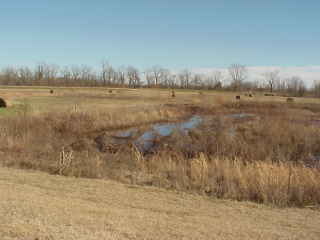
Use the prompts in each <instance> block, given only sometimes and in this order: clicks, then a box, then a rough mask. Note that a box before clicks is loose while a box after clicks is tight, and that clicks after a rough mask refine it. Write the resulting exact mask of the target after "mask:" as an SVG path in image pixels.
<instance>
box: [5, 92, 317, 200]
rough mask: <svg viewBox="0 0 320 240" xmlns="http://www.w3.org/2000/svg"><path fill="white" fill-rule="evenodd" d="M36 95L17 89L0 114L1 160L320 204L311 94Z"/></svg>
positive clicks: (232, 195)
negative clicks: (307, 96)
mask: <svg viewBox="0 0 320 240" xmlns="http://www.w3.org/2000/svg"><path fill="white" fill-rule="evenodd" d="M44 91H45V92H46V93H43V96H42V97H39V96H41V94H42V93H39V94H38V95H37V93H35V92H34V91H31V90H28V91H27V93H26V91H21V95H20V98H19V97H18V95H15V99H16V101H18V100H17V99H20V100H19V101H21V103H23V104H20V105H16V106H15V108H16V111H15V112H13V113H12V114H10V115H3V116H2V117H0V126H1V132H0V156H1V165H2V166H6V167H15V168H22V169H36V170H41V171H46V172H48V173H51V174H60V175H65V176H76V177H86V178H107V179H113V180H117V181H121V182H124V183H129V184H139V185H152V186H157V187H161V188H167V189H177V190H181V191H187V192H196V193H199V194H205V195H207V196H211V197H215V198H227V199H235V200H239V201H248V200H249V201H255V202H259V203H266V204H271V205H277V206H310V205H312V206H313V205H318V204H319V203H320V184H319V183H320V171H319V170H320V164H319V162H320V161H319V156H320V138H319V136H320V129H319V122H320V105H319V104H318V103H317V100H312V101H311V100H308V99H307V100H305V99H299V101H295V102H292V103H290V104H288V103H287V102H286V98H281V97H276V98H274V99H273V101H270V100H269V98H270V97H265V96H263V95H261V96H255V98H254V99H253V98H249V97H246V96H244V97H242V98H241V100H240V101H239V100H237V99H236V98H235V95H234V94H230V93H226V94H217V93H209V92H205V93H204V94H203V95H202V96H200V95H199V94H194V93H193V92H192V91H190V92H184V91H176V93H175V94H176V98H174V99H172V98H171V96H170V93H171V91H169V94H168V91H161V90H137V91H138V92H137V91H129V90H125V89H122V90H114V91H118V92H117V93H116V94H115V95H114V96H110V94H106V93H105V91H100V90H96V91H95V90H85V89H82V90H81V89H79V90H70V89H65V90H60V95H59V90H58V91H56V92H57V94H56V95H55V96H46V95H45V94H47V95H50V93H48V91H46V90H45V89H44V90H43V92H44ZM30 92H33V94H34V95H31V96H29V97H27V98H26V96H25V94H30ZM15 94H16V92H15ZM145 99H148V104H146V103H145ZM140 100H141V101H140ZM125 101H130V102H132V101H134V102H135V104H133V105H130V104H128V105H126V106H123V105H122V104H123V102H125ZM75 102H78V104H76V105H75V104H74V103H75ZM57 103H59V105H58V107H57V105H56V104H57ZM59 106H60V108H59ZM93 106H94V107H93ZM13 107H14V106H13ZM8 110H10V108H8ZM0 116H1V115H0Z"/></svg>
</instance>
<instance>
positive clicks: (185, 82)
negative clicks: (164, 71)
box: [178, 69, 192, 88]
mask: <svg viewBox="0 0 320 240" xmlns="http://www.w3.org/2000/svg"><path fill="white" fill-rule="evenodd" d="M178 77H179V81H180V87H181V88H189V85H190V81H191V77H192V73H191V72H190V71H189V70H188V69H185V70H182V71H181V72H180V73H179V75H178Z"/></svg>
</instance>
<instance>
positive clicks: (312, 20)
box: [0, 0, 320, 69]
mask: <svg viewBox="0 0 320 240" xmlns="http://www.w3.org/2000/svg"><path fill="white" fill-rule="evenodd" d="M319 12H320V1H319V0H318V1H317V0H308V1H301V0H290V1H289V0H278V1H276V0H269V1H259V0H224V1H222V0H221V1H214V0H211V1H209V0H202V1H201V0H199V1H195V0H171V1H169V0H162V1H156V0H126V1H125V0H117V1H112V0H108V1H107V0H104V1H103V0H91V1H88V0H83V1H81V0H77V1H76V0H68V1H66V0H64V1H62V0H54V1H53V0H41V1H40V0H28V1H26V0H15V1H13V0H12V1H2V2H1V5H0V32H1V35H0V67H2V66H6V65H34V64H35V63H37V62H40V61H46V62H48V63H56V64H59V65H69V64H82V63H84V64H89V65H93V66H94V65H99V63H100V62H101V60H102V59H107V60H109V61H110V62H111V63H112V64H114V65H116V66H120V65H128V64H132V65H134V66H137V67H139V68H141V69H144V68H147V67H150V66H152V65H162V66H164V67H167V68H171V69H177V68H184V67H188V68H211V67H214V68H224V67H226V66H228V65H230V64H231V63H241V64H245V65H248V66H280V67H290V66H295V67H301V66H316V65H320V63H319V59H320V58H319V56H320V27H319V23H320V15H319Z"/></svg>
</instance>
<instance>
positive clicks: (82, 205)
mask: <svg viewBox="0 0 320 240" xmlns="http://www.w3.org/2000/svg"><path fill="white" fill-rule="evenodd" d="M0 239H1V240H8V239H19V240H20V239H22V240H25V239H26V240H29V239H30V240H35V239H38V240H42V239H46V240H47V239H48V240H49V239H50V240H53V239H54V240H55V239H59V240H61V239H68V240H71V239H77V240H78V239H84V240H91V239H97V240H98V239H99V240H102V239H317V240H318V239H320V212H319V211H316V210H308V209H274V208H269V207H267V206H262V205H257V204H253V203H237V202H232V201H218V200H210V199H206V198H204V197H201V196H193V195H189V194H182V193H175V192H169V191H165V190H161V189H156V188H149V187H136V186H128V185H123V184H119V183H117V182H113V181H103V180H90V179H75V178H66V177H60V176H51V175H48V174H45V173H40V172H33V171H22V170H14V169H7V168H0Z"/></svg>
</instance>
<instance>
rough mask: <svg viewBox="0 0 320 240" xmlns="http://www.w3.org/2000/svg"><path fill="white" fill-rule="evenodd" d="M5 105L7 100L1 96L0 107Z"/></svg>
mask: <svg viewBox="0 0 320 240" xmlns="http://www.w3.org/2000/svg"><path fill="white" fill-rule="evenodd" d="M6 107H7V102H6V101H5V100H4V99H3V98H0V108H6Z"/></svg>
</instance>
